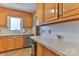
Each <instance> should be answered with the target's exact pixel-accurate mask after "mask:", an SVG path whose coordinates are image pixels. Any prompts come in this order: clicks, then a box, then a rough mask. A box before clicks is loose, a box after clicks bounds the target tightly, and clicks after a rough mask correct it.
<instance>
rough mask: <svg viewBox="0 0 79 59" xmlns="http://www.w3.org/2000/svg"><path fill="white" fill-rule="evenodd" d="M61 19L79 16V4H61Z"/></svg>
mask: <svg viewBox="0 0 79 59" xmlns="http://www.w3.org/2000/svg"><path fill="white" fill-rule="evenodd" d="M59 15H60V18H65V17H71V16H74V15H79V3H63V4H59Z"/></svg>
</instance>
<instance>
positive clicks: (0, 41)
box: [0, 37, 6, 52]
mask: <svg viewBox="0 0 79 59" xmlns="http://www.w3.org/2000/svg"><path fill="white" fill-rule="evenodd" d="M5 50H6V44H5V40H4V39H2V38H1V37H0V52H2V51H5Z"/></svg>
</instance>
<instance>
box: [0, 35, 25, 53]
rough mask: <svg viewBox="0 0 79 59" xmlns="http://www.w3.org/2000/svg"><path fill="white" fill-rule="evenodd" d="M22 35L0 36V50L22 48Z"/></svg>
mask: <svg viewBox="0 0 79 59" xmlns="http://www.w3.org/2000/svg"><path fill="white" fill-rule="evenodd" d="M23 44H24V43H23V36H1V37H0V52H3V51H8V50H12V49H18V48H23Z"/></svg>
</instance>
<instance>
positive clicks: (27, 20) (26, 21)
mask: <svg viewBox="0 0 79 59" xmlns="http://www.w3.org/2000/svg"><path fill="white" fill-rule="evenodd" d="M32 22H33V21H32V14H30V13H29V14H25V15H24V16H23V27H24V28H32Z"/></svg>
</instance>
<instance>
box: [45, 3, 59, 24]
mask: <svg viewBox="0 0 79 59" xmlns="http://www.w3.org/2000/svg"><path fill="white" fill-rule="evenodd" d="M57 19H58V4H57V3H45V4H44V23H50V22H52V21H55V20H57Z"/></svg>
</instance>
